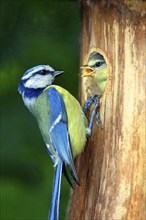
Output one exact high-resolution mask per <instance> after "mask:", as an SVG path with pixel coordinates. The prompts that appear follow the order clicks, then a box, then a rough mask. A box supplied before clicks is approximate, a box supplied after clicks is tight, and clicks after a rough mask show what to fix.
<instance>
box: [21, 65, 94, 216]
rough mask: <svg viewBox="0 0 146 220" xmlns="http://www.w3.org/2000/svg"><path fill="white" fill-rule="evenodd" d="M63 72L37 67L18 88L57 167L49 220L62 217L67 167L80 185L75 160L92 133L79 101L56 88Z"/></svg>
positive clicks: (48, 67)
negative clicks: (63, 182)
mask: <svg viewBox="0 0 146 220" xmlns="http://www.w3.org/2000/svg"><path fill="white" fill-rule="evenodd" d="M62 73H63V71H60V70H54V69H53V68H52V67H50V66H49V65H39V66H35V67H33V68H31V69H29V70H27V71H26V72H25V73H24V75H23V76H22V78H21V80H20V83H19V87H18V91H19V93H20V94H21V95H22V99H23V101H24V104H25V105H26V107H27V108H28V109H29V110H30V112H31V113H32V114H33V115H34V117H35V118H36V120H37V123H38V126H39V128H40V131H41V134H42V136H43V140H44V142H45V145H46V147H47V150H48V153H49V155H50V157H51V159H52V161H53V163H54V167H55V174H54V184H53V192H52V201H51V207H50V212H49V219H50V220H57V219H58V218H59V203H60V187H61V176H62V173H64V175H65V177H66V178H67V180H68V182H69V183H70V185H71V186H72V181H71V180H70V177H69V175H68V174H67V171H66V166H68V167H69V168H70V170H71V174H72V177H73V178H74V180H75V181H76V182H77V183H79V180H78V176H77V173H76V170H75V166H74V161H73V158H74V157H75V156H77V155H78V154H80V153H81V152H82V151H83V149H84V146H85V144H86V138H87V135H90V133H91V132H90V129H89V128H88V122H87V119H86V117H85V115H84V113H83V111H82V108H81V106H80V104H79V102H78V101H77V100H76V99H75V98H74V97H73V96H72V95H71V94H70V93H69V92H68V91H67V90H65V89H64V88H62V87H60V86H57V85H53V82H54V79H55V77H57V76H59V75H60V74H62ZM90 127H91V126H90Z"/></svg>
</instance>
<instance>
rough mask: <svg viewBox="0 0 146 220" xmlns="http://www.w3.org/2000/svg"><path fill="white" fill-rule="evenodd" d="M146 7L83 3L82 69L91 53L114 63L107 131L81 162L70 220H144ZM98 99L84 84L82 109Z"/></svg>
mask: <svg viewBox="0 0 146 220" xmlns="http://www.w3.org/2000/svg"><path fill="white" fill-rule="evenodd" d="M144 3H145V2H144V1H137V0H135V1H126V0H123V1H118V0H107V1H104V0H100V1H91V0H82V1H81V22H82V30H81V65H82V64H85V63H86V61H87V59H88V57H89V54H90V53H91V51H93V50H96V51H98V52H101V53H102V54H103V55H104V56H105V58H106V61H107V63H108V67H109V73H108V82H107V87H106V91H105V94H104V98H103V100H102V103H101V108H100V114H101V119H102V128H100V129H98V128H97V127H96V124H94V128H93V134H92V137H91V138H89V139H88V142H87V145H86V147H85V151H84V152H83V153H82V155H80V156H79V157H78V158H77V159H76V168H77V173H78V175H79V179H80V184H81V186H80V187H78V186H77V187H76V188H75V190H74V191H73V193H72V197H71V208H70V210H69V213H68V219H70V220H95V219H98V220H101V219H103V220H108V219H110V220H120V219H126V220H132V219H133V220H144V219H146V216H145V211H144V210H145V191H144V176H145V175H144V162H145V158H146V152H145V150H146V149H145V147H146V144H145V141H146V140H145V138H146V137H145V131H146V123H145V122H146V121H145V115H146V114H145V111H146V106H145V103H146V93H145V92H146V90H145V89H146V81H145V74H146V39H145V36H146V32H145V22H146V10H145V4H144ZM93 93H97V91H96V88H95V85H94V82H93V81H92V80H91V79H89V78H86V79H83V80H82V81H81V82H80V97H81V102H82V104H83V103H84V102H85V101H86V99H87V97H88V96H90V95H91V94H93Z"/></svg>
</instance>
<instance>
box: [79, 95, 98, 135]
mask: <svg viewBox="0 0 146 220" xmlns="http://www.w3.org/2000/svg"><path fill="white" fill-rule="evenodd" d="M100 98H101V95H92V96H91V97H90V98H89V99H88V100H87V102H86V103H85V104H84V107H83V112H84V114H85V115H86V114H87V112H88V110H89V108H90V106H91V105H92V104H93V103H94V107H93V110H92V113H91V117H90V122H89V126H88V129H89V130H91V131H92V127H93V121H94V117H96V124H97V127H98V128H100V126H101V121H100V116H99V112H98V107H99V101H100Z"/></svg>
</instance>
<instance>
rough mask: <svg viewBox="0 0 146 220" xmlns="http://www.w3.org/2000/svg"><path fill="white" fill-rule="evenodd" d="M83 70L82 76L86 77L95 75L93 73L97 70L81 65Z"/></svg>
mask: <svg viewBox="0 0 146 220" xmlns="http://www.w3.org/2000/svg"><path fill="white" fill-rule="evenodd" d="M80 68H81V70H82V75H81V77H85V76H93V74H94V73H95V70H94V69H93V68H91V67H89V66H87V65H85V66H81V67H80Z"/></svg>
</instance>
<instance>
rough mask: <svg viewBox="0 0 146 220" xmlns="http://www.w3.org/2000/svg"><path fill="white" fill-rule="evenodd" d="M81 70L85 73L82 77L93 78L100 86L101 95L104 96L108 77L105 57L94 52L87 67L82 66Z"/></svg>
mask: <svg viewBox="0 0 146 220" xmlns="http://www.w3.org/2000/svg"><path fill="white" fill-rule="evenodd" d="M81 69H82V71H83V74H82V75H81V77H89V76H90V77H92V78H93V79H94V81H95V82H96V84H97V86H98V89H99V93H100V95H102V94H103V92H104V90H105V86H106V82H107V75H108V68H107V64H106V62H105V59H104V57H103V56H102V55H101V54H99V53H97V52H93V53H92V54H91V55H90V57H89V60H88V62H87V65H84V66H82V67H81Z"/></svg>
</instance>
